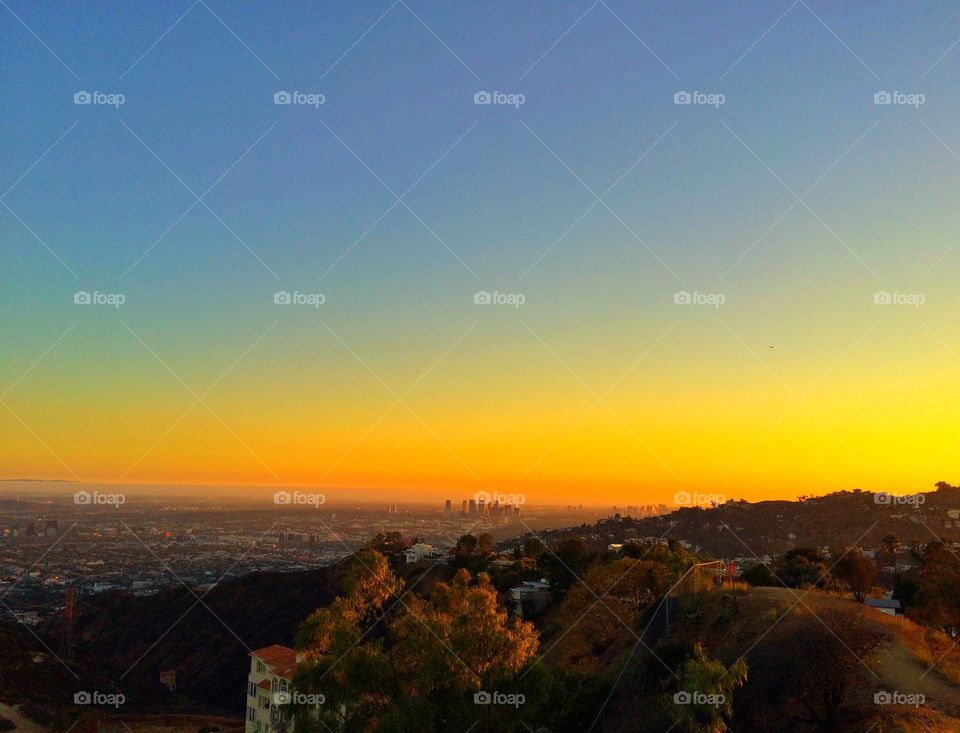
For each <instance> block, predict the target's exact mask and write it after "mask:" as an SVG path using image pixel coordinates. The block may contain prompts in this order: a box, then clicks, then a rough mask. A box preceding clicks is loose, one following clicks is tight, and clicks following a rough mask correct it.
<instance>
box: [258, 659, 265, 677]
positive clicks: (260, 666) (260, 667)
mask: <svg viewBox="0 0 960 733" xmlns="http://www.w3.org/2000/svg"><path fill="white" fill-rule="evenodd" d="M266 671H267V665H265V664H264V663H263V662H261V661H260V660H259V659H258V660H257V673H258V674H263V673H264V672H266Z"/></svg>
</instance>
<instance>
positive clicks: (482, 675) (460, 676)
mask: <svg viewBox="0 0 960 733" xmlns="http://www.w3.org/2000/svg"><path fill="white" fill-rule="evenodd" d="M364 553H366V554H364ZM361 555H362V556H363V557H361ZM401 587H402V583H401V582H400V581H399V580H398V579H397V578H396V577H394V576H393V574H392V573H391V572H390V570H389V566H388V564H387V562H386V558H384V557H383V556H382V555H379V554H378V553H375V552H373V551H372V550H366V551H364V552H363V553H360V554H358V556H357V557H356V558H355V560H354V562H353V563H351V566H350V568H349V571H348V574H347V579H346V582H345V593H344V594H343V595H342V596H339V597H338V598H337V599H336V600H334V602H333V603H332V604H331V605H330V606H329V607H328V608H324V609H319V610H317V611H316V612H315V613H314V614H312V615H311V616H310V617H309V618H308V619H307V620H306V621H305V622H304V624H303V625H302V626H301V629H300V632H299V634H298V637H297V648H298V651H299V652H301V654H302V655H303V660H304V661H302V662H301V663H300V664H299V665H298V668H297V671H296V673H295V675H294V679H293V687H294V690H295V691H297V692H298V693H303V694H322V695H323V696H324V697H325V698H326V699H325V701H324V703H323V704H322V705H319V706H310V705H292V706H291V710H292V712H293V715H294V724H295V730H296V731H297V733H313V732H317V733H319V732H320V731H327V730H336V731H342V732H343V733H353V732H354V731H356V732H357V733H359V732H361V731H363V732H366V731H379V732H382V733H387V732H388V731H405V730H416V731H424V733H430V732H432V731H439V730H441V729H444V730H445V729H447V728H448V727H449V726H453V728H454V729H456V728H460V729H466V728H467V727H468V726H471V725H472V724H474V723H476V722H477V720H476V717H477V714H478V709H477V706H476V705H475V704H474V699H473V695H474V693H476V692H478V691H480V690H500V691H503V690H508V689H511V685H516V684H519V680H518V678H519V672H520V670H521V669H522V668H523V667H524V665H525V664H527V663H528V662H529V661H531V660H532V658H533V657H534V656H535V654H536V650H537V644H538V639H537V633H536V631H535V630H534V628H533V626H532V625H531V624H530V623H527V622H522V621H519V620H517V619H509V618H508V615H507V612H506V611H505V610H504V609H502V608H501V607H499V606H498V604H497V594H496V590H495V589H494V588H493V587H492V586H491V584H490V581H489V578H488V577H487V576H486V575H485V574H481V575H480V576H479V577H478V578H477V580H476V583H471V577H470V574H469V573H468V572H467V571H466V570H463V569H461V570H459V571H458V572H457V573H456V575H455V576H454V578H453V580H452V582H451V583H450V584H449V585H448V584H446V583H437V584H436V586H434V589H433V592H432V593H431V595H430V597H429V598H428V599H421V598H420V597H418V596H416V595H414V594H412V593H410V594H407V595H404V596H400V595H399V593H400V591H401ZM390 601H393V602H390ZM490 707H496V708H498V709H497V710H494V711H486V710H484V711H481V712H483V713H484V715H485V716H486V717H485V718H484V721H483V722H482V724H481V725H480V726H479V727H477V728H474V730H477V731H488V730H517V729H521V728H520V726H521V723H520V716H519V714H518V713H517V711H516V710H514V709H513V708H508V707H507V706H490ZM500 708H504V709H502V710H501V709H500ZM534 712H535V711H533V710H531V714H533V713H534Z"/></svg>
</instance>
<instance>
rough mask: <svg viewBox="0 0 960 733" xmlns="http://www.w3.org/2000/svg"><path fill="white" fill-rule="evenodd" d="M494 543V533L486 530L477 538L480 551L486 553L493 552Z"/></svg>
mask: <svg viewBox="0 0 960 733" xmlns="http://www.w3.org/2000/svg"><path fill="white" fill-rule="evenodd" d="M493 544H494V539H493V535H492V534H490V533H489V532H484V533H483V534H481V535H480V536H479V537H478V538H477V545H478V546H479V549H480V552H481V553H483V554H484V555H489V554H490V553H491V552H493Z"/></svg>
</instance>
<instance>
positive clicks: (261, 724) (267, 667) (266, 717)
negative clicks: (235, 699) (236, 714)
mask: <svg viewBox="0 0 960 733" xmlns="http://www.w3.org/2000/svg"><path fill="white" fill-rule="evenodd" d="M296 668H297V653H296V651H294V650H293V649H290V648H289V647H285V646H280V645H279V644H274V645H273V646H267V647H264V648H263V649H257V650H255V651H253V652H251V653H250V674H249V676H248V678H247V714H246V725H245V727H244V733H270V731H273V730H275V729H276V728H277V727H280V728H281V729H286V728H287V724H286V722H285V721H284V720H283V710H284V706H283V705H282V704H280V705H278V704H277V703H278V702H281V701H283V700H284V697H285V696H286V694H287V693H288V691H289V688H290V680H291V679H292V678H293V673H294V670H296ZM278 693H281V695H280V697H279V698H278V697H277V694H278Z"/></svg>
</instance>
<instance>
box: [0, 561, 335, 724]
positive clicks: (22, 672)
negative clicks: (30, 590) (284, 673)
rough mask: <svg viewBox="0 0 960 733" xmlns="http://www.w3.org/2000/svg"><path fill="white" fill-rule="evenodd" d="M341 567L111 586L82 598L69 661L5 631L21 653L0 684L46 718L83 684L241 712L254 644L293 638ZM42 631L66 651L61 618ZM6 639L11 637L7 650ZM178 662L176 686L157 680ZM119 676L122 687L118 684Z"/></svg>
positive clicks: (164, 703) (165, 704)
mask: <svg viewBox="0 0 960 733" xmlns="http://www.w3.org/2000/svg"><path fill="white" fill-rule="evenodd" d="M341 576H342V566H333V567H330V568H320V569H317V570H311V571H306V572H298V573H253V574H250V575H246V576H243V577H240V578H236V579H231V580H227V581H224V582H223V583H221V584H219V585H217V586H215V587H214V588H213V589H212V590H210V591H209V593H208V594H207V595H206V596H204V595H203V594H202V592H197V596H200V597H201V600H199V601H198V600H197V598H196V597H195V596H194V595H193V594H192V593H191V592H189V591H188V590H187V589H186V588H184V587H171V588H169V589H167V590H164V591H162V592H160V593H158V594H156V595H152V596H145V597H137V596H132V595H129V594H126V593H120V592H109V593H104V594H100V595H97V596H93V597H91V598H85V599H84V600H83V602H82V603H81V604H79V607H78V610H77V612H76V617H75V620H74V629H73V645H72V653H73V660H72V661H71V663H70V667H71V668H72V669H73V670H74V671H76V673H77V674H78V675H79V679H74V678H73V677H72V676H71V675H70V674H69V672H68V671H67V670H66V668H65V667H64V666H63V665H61V664H60V663H59V662H57V661H56V660H55V659H54V658H53V657H49V656H48V658H47V659H46V660H45V661H44V662H43V663H42V664H34V663H32V661H31V659H30V658H29V656H30V655H31V654H33V653H34V652H43V651H46V650H44V649H43V648H42V646H41V644H40V642H39V641H38V640H37V639H35V638H33V637H31V636H28V635H26V634H25V633H24V632H23V631H20V630H17V629H15V628H11V629H10V634H9V635H5V637H4V638H5V639H6V640H10V641H12V642H13V646H14V647H16V649H17V653H16V654H15V655H13V656H10V657H7V658H8V659H12V660H14V661H13V663H12V664H11V665H9V666H8V665H4V670H3V672H2V674H3V679H2V690H3V691H4V695H5V697H6V698H7V700H8V701H10V702H22V701H23V700H31V701H32V702H33V704H34V706H35V708H37V710H34V712H35V713H39V717H40V718H41V719H45V718H46V715H44V710H43V709H44V708H47V709H48V712H49V710H55V709H57V708H58V707H61V706H62V705H63V701H64V700H69V699H70V698H71V697H72V695H73V693H74V692H75V691H77V690H90V689H93V690H112V689H119V690H121V691H122V692H123V694H124V695H125V696H126V698H127V704H126V706H125V708H126V709H129V710H147V711H149V710H155V711H156V712H161V711H162V712H169V711H170V710H173V709H185V710H189V711H190V712H194V711H197V710H198V709H207V710H209V711H213V712H224V713H228V714H232V715H236V716H238V717H239V715H240V714H241V713H242V709H243V704H244V697H243V691H244V686H245V681H246V676H247V670H248V668H249V664H250V662H249V659H248V656H247V655H248V648H249V649H256V648H259V647H263V646H268V645H270V644H276V643H281V644H292V643H293V638H294V634H295V632H296V629H297V626H298V625H299V624H300V622H301V621H302V620H303V619H304V618H305V617H306V616H307V615H309V614H310V613H311V612H312V611H313V610H314V609H315V608H317V607H318V606H322V605H326V604H328V603H329V602H330V601H331V600H332V599H333V597H334V596H335V595H336V593H337V591H338V587H339V583H340V579H341ZM37 633H38V635H39V637H40V638H41V639H43V641H44V642H45V643H46V644H47V645H48V646H49V647H50V649H52V650H55V651H56V652H57V653H58V654H59V655H61V656H65V655H66V652H65V649H64V646H63V621H62V619H60V618H57V619H54V620H52V621H51V622H49V623H48V624H47V625H45V626H42V627H41V628H40V629H38V632H37ZM8 646H9V645H8V644H7V643H5V644H4V647H5V648H7V647H8ZM167 669H176V671H177V691H176V693H170V692H169V691H168V690H167V689H166V688H164V687H162V686H161V685H160V683H159V674H160V671H161V670H167ZM120 679H122V682H121V684H120V685H119V687H118V688H114V686H113V684H112V681H114V680H120Z"/></svg>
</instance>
